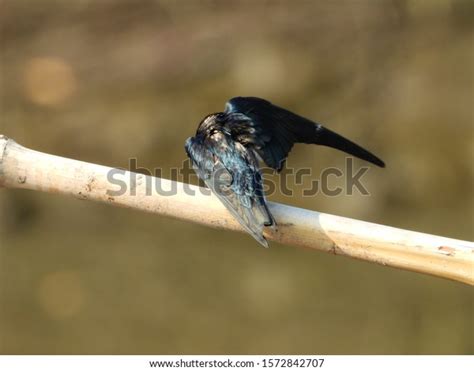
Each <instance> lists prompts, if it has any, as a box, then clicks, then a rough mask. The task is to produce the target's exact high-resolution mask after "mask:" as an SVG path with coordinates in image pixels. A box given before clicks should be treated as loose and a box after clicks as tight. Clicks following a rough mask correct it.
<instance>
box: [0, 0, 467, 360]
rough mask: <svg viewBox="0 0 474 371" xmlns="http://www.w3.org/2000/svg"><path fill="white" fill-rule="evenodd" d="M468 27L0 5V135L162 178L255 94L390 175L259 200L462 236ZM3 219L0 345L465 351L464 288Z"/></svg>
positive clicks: (150, 221) (303, 162)
mask: <svg viewBox="0 0 474 371" xmlns="http://www.w3.org/2000/svg"><path fill="white" fill-rule="evenodd" d="M473 26H474V2H472V1H461V0H453V1H448V0H446V1H443V0H437V1H413V0H406V1H377V2H376V1H368V0H367V1H362V0H361V1H356V0H355V1H331V2H326V1H250V0H249V1H233V2H231V1H197V0H196V1H192V0H188V1H171V0H169V1H131V0H130V1H124V0H114V1H92V0H75V1H65V0H64V1H56V0H55V1H53V0H42V1H25V0H3V1H0V27H1V45H0V51H1V52H0V53H1V54H0V56H1V75H0V77H1V80H0V82H1V91H0V93H1V101H0V102H1V107H0V108H1V111H0V113H1V116H0V134H5V135H8V136H10V137H12V138H14V139H15V140H16V141H17V142H19V143H20V144H23V145H25V146H28V147H30V148H33V149H37V150H41V151H44V152H48V153H53V154H57V155H61V156H66V157H71V158H75V159H80V160H84V161H90V162H94V163H99V164H105V165H109V166H120V167H127V166H128V159H129V158H131V157H136V158H138V162H139V165H140V166H143V167H149V168H154V167H157V166H160V167H162V168H163V169H164V175H165V176H166V174H167V169H170V168H171V167H177V166H180V165H181V163H182V161H183V160H184V159H185V153H184V150H183V143H184V140H185V139H186V138H187V137H188V136H190V135H192V134H193V133H194V131H195V129H196V126H197V124H198V123H199V121H200V120H201V118H202V117H203V116H205V115H206V114H208V113H210V112H215V111H219V110H222V109H223V107H224V103H225V101H226V100H227V99H228V98H230V97H232V96H236V95H255V96H261V97H264V98H267V99H269V100H271V101H273V102H274V103H276V104H279V105H282V106H284V107H287V108H289V109H292V110H294V111H297V112H299V113H301V114H303V115H305V116H308V117H311V118H313V119H315V120H318V121H319V122H322V123H324V124H327V126H328V127H330V128H332V129H334V130H336V131H338V132H340V133H342V134H344V135H346V136H348V137H350V138H351V139H353V140H355V141H356V142H359V143H360V144H362V145H364V146H366V147H368V148H370V149H371V150H373V151H374V152H375V153H377V154H379V155H380V156H381V157H382V158H383V159H384V160H385V161H386V163H387V165H388V167H387V168H386V169H385V170H380V169H376V168H372V169H371V170H370V171H369V173H368V174H367V175H366V176H365V178H364V180H365V184H366V186H367V187H368V189H369V191H370V192H371V196H370V197H363V196H360V195H358V194H357V193H356V194H355V195H353V196H339V197H325V196H323V195H318V196H316V197H314V198H303V197H300V196H298V195H300V194H301V190H302V187H301V186H297V185H294V186H292V187H293V189H294V190H295V192H296V194H297V196H295V197H292V198H289V197H285V196H283V195H278V194H277V195H274V196H272V197H271V200H274V201H280V202H285V203H289V204H292V205H296V206H299V207H305V208H308V209H313V210H318V211H323V212H328V213H332V214H338V215H343V216H348V217H352V218H358V219H363V220H367V221H372V222H376V223H382V224H388V225H393V226H396V227H401V228H406V229H411V230H419V231H423V232H428V233H435V234H440V235H445V236H449V237H455V238H460V239H467V240H473V239H474V236H473V206H474V205H473V204H474V202H473V200H474V197H473V171H474V169H473V166H472V159H473V148H474V147H473V143H474V141H473V106H472V104H473V80H474V79H473V75H474V74H473V66H474V60H473V49H472V45H473V35H474V32H473V30H474V27H473ZM344 158H345V156H344V155H342V154H341V153H338V152H336V151H334V150H329V149H326V148H316V147H314V146H313V147H311V146H303V145H300V146H296V147H295V148H294V150H293V151H292V156H291V157H290V160H289V165H291V166H294V167H301V166H310V167H312V169H313V171H314V172H315V174H319V172H320V171H321V170H322V169H324V168H326V167H328V166H342V165H343V164H344ZM356 164H357V166H362V165H364V163H363V162H361V161H357V162H356ZM0 216H1V220H0V229H1V230H0V233H1V234H0V243H1V245H0V352H1V353H20V354H23V353H35V354H42V353H52V354H62V353H73V354H77V353H112V354H121V353H122V354H124V353H125V354H143V353H145V354H146V353H148V354H150V353H154V354H155V353H157V354H160V353H175V354H176V353H193V354H196V353H233V354H239V353H252V354H253V353H257V354H258V353H300V354H301V353H319V354H338V353H350V354H359V353H362V354H364V353H369V354H370V353H376V354H378V353H409V354H412V353H413V354H418V353H472V352H473V350H474V349H473V292H472V289H471V288H469V287H468V286H465V285H462V284H459V283H454V282H450V281H445V280H442V279H437V278H433V277H428V276H423V275H420V274H416V273H411V272H405V271H399V270H395V269H391V268H383V267H380V266H376V265H372V264H368V263H364V262H359V261H355V260H351V259H348V258H342V257H334V256H331V255H326V254H323V253H317V252H312V251H305V250H300V249H294V248H290V247H287V246H283V245H278V244H275V243H274V244H272V248H271V249H268V250H265V249H263V248H261V247H260V246H259V245H258V244H257V243H256V242H255V241H254V240H253V239H252V238H250V237H249V236H247V235H244V234H237V233H231V232H225V231H216V230H211V229H208V228H205V227H202V226H198V225H193V224H189V223H185V222H181V221H176V220H172V219H169V218H164V217H158V216H151V215H147V214H143V213H139V212H135V211H131V210H123V209H118V208H113V207H110V206H107V205H102V204H95V203H90V202H83V201H82V202H81V201H79V200H76V199H73V198H67V197H62V196H57V195H49V194H42V193H37V192H28V191H19V190H7V189H3V190H0Z"/></svg>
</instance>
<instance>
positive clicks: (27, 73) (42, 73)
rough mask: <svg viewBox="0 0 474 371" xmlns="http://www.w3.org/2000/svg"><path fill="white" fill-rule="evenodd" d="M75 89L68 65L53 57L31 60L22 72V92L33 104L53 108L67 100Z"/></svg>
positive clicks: (73, 76) (74, 81)
mask: <svg viewBox="0 0 474 371" xmlns="http://www.w3.org/2000/svg"><path fill="white" fill-rule="evenodd" d="M76 88H77V80H76V77H75V75H74V71H73V69H72V67H71V65H70V64H68V63H67V62H65V61H64V60H63V59H60V58H55V57H45V58H32V59H30V60H29V61H28V62H27V63H26V65H25V68H24V71H23V92H24V94H25V96H26V97H27V98H28V99H29V100H30V101H32V102H33V103H36V104H39V105H43V106H55V105H58V104H60V103H62V102H64V101H65V100H66V99H67V98H69V97H70V96H71V95H72V94H73V93H74V92H75V91H76Z"/></svg>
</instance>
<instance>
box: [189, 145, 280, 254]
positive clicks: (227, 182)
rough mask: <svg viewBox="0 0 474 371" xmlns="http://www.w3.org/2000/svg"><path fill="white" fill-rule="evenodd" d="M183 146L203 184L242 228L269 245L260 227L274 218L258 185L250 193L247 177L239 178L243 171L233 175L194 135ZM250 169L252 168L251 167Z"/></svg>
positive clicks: (263, 243)
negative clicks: (257, 187) (255, 189)
mask: <svg viewBox="0 0 474 371" xmlns="http://www.w3.org/2000/svg"><path fill="white" fill-rule="evenodd" d="M185 148H186V152H187V153H188V156H189V158H190V159H191V162H192V165H193V168H194V170H195V171H196V173H197V175H198V177H199V178H200V179H202V180H203V181H204V182H205V183H206V185H207V186H208V187H209V188H210V189H211V190H212V192H213V193H214V194H215V195H216V196H217V197H218V198H219V200H220V201H221V202H222V203H223V204H224V206H225V207H226V208H227V209H228V210H229V211H230V213H231V214H232V215H233V216H234V217H235V218H236V219H237V220H238V221H239V222H240V224H241V225H242V227H244V229H245V230H246V231H247V232H248V233H250V234H251V235H252V236H253V237H254V238H255V239H256V240H257V241H258V242H260V243H261V244H262V245H263V246H265V247H268V242H267V240H266V239H265V237H263V228H264V226H269V225H274V220H273V217H272V216H271V214H270V212H269V210H268V208H267V206H266V204H265V199H264V197H263V191H262V190H261V188H260V189H259V190H257V191H253V192H252V191H251V190H249V189H248V187H247V183H246V180H245V179H241V176H242V173H234V174H233V173H232V172H231V171H229V170H228V168H227V167H226V166H225V165H224V163H223V161H222V159H221V158H220V157H217V156H216V154H215V153H214V151H213V150H212V148H209V147H208V146H206V145H204V144H202V143H198V141H196V140H194V139H193V138H189V139H188V140H187V141H186V145H185ZM224 162H225V161H224ZM249 169H250V170H252V167H249ZM247 175H248V174H247ZM254 175H255V177H254V179H256V181H257V182H258V181H259V180H260V184H259V186H260V187H261V179H260V173H259V172H258V169H257V174H254ZM239 176H240V178H239Z"/></svg>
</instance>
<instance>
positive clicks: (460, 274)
mask: <svg viewBox="0 0 474 371" xmlns="http://www.w3.org/2000/svg"><path fill="white" fill-rule="evenodd" d="M113 170H114V169H112V168H109V167H106V166H101V165H96V164H91V163H86V162H82V161H76V160H71V159H67V158H63V157H58V156H53V155H49V154H45V153H41V152H37V151H33V150H31V149H28V148H25V147H23V146H21V145H19V144H17V143H16V142H15V141H13V140H12V139H9V138H7V137H5V136H2V135H0V186H3V187H7V188H22V189H30V190H36V191H43V192H49V193H61V194H68V195H73V196H75V197H77V198H79V199H83V200H94V201H102V202H107V203H109V204H112V205H115V206H122V207H128V208H132V209H138V210H143V211H147V212H151V213H156V214H160V215H166V216H172V217H175V218H178V219H182V220H187V221H191V222H194V223H200V224H204V225H207V226H210V227H215V228H223V229H228V230H234V231H242V228H241V227H240V225H239V223H238V222H237V221H236V220H235V219H234V218H233V217H232V216H231V215H230V214H229V213H228V211H227V210H226V209H225V207H224V206H223V205H222V204H221V203H220V202H219V200H218V199H217V198H216V197H215V196H213V195H209V192H203V189H201V188H199V187H197V186H192V185H187V184H183V183H180V182H174V181H171V180H166V179H161V178H155V177H150V176H145V175H142V174H133V173H130V172H125V171H122V173H121V174H116V175H115V176H114V179H120V180H121V181H123V182H124V184H126V185H127V189H128V190H129V192H125V193H124V194H122V195H113V194H111V192H110V191H112V192H114V191H117V185H116V184H115V183H113V182H111V181H110V172H111V171H113ZM131 175H133V176H134V177H131ZM108 176H109V177H108ZM132 179H136V182H134V181H132ZM157 182H160V185H161V189H165V190H170V189H172V187H175V188H176V192H174V194H173V195H164V194H160V193H158V192H156V191H153V192H151V190H152V189H153V190H155V189H156V188H155V186H156V183H157ZM135 183H136V184H135ZM186 187H187V188H186ZM132 190H134V192H133V191H132ZM191 192H194V195H192V194H190V193H191ZM134 193H135V194H134ZM270 208H271V211H272V213H273V215H274V216H275V219H276V220H277V222H278V226H279V228H278V232H272V231H268V234H266V237H267V238H268V239H269V240H272V241H277V242H281V243H284V244H288V245H295V246H302V247H307V248H312V249H316V250H322V251H326V252H329V253H333V254H335V255H345V256H350V257H353V258H357V259H361V260H365V261H369V262H373V263H377V264H381V265H385V266H391V267H397V268H400V269H406V270H411V271H416V272H421V273H426V274H431V275H433V276H438V277H443V278H447V279H451V280H455V281H460V282H464V283H467V284H470V285H474V243H472V242H468V241H461V240H455V239H451V238H445V237H439V236H434V235H429V234H425V233H418V232H412V231H407V230H402V229H397V228H392V227H387V226H382V225H378V224H372V223H367V222H363V221H358V220H354V219H348V218H343V217H339V216H334V215H329V214H323V213H319V212H316V211H310V210H304V209H299V208H296V207H291V206H287V205H283V204H277V203H270ZM249 241H250V240H249Z"/></svg>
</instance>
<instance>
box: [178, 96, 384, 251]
mask: <svg viewBox="0 0 474 371" xmlns="http://www.w3.org/2000/svg"><path fill="white" fill-rule="evenodd" d="M295 143H306V144H319V145H323V146H328V147H332V148H335V149H338V150H341V151H344V152H346V153H348V154H350V155H353V156H356V157H358V158H360V159H363V160H366V161H368V162H371V163H373V164H375V165H377V166H380V167H385V164H384V162H383V161H382V160H381V159H380V158H378V157H377V156H375V155H374V154H372V153H370V152H369V151H367V150H365V149H364V148H362V147H360V146H359V145H357V144H355V143H353V142H352V141H350V140H348V139H346V138H344V137H342V136H341V135H339V134H337V133H335V132H333V131H331V130H329V129H327V128H326V127H324V126H322V125H321V124H318V123H316V122H313V121H311V120H309V119H307V118H305V117H302V116H299V115H297V114H295V113H293V112H290V111H288V110H286V109H284V108H282V107H279V106H276V105H274V104H272V103H270V102H269V101H267V100H265V99H262V98H257V97H234V98H232V99H230V100H229V101H228V102H227V103H226V105H225V109H224V111H223V112H216V113H212V114H209V115H207V116H206V117H204V119H203V120H202V121H201V122H200V124H199V126H198V128H197V131H196V134H195V136H194V137H190V138H188V139H187V140H186V142H185V146H184V147H185V150H186V153H187V155H188V157H189V158H190V161H191V164H192V167H193V169H194V171H195V172H196V173H197V176H198V177H199V178H200V179H201V180H203V181H204V183H205V184H206V186H207V187H208V188H210V189H211V191H212V192H213V193H214V194H215V195H216V196H217V197H218V198H219V200H220V201H221V202H222V203H223V204H224V206H225V207H226V208H227V209H228V210H229V211H230V213H231V214H232V215H233V216H234V217H235V218H236V219H237V220H238V221H239V222H240V224H241V225H242V227H243V228H244V230H246V231H247V232H248V233H249V234H250V235H251V236H252V237H254V238H255V239H256V240H257V241H258V242H259V243H260V244H262V245H263V246H264V247H268V241H267V240H266V238H265V237H264V236H263V231H264V228H265V227H271V228H273V229H274V230H277V223H276V221H275V219H274V217H273V215H272V213H271V212H270V210H269V208H268V205H267V202H266V198H265V194H264V191H263V181H262V175H261V171H260V166H259V163H260V162H262V161H263V162H264V163H265V164H266V165H267V166H269V167H271V168H272V169H274V170H275V171H277V172H280V171H281V170H282V168H283V166H284V164H285V161H286V158H287V156H288V154H289V152H290V151H291V149H292V147H293V145H294V144H295Z"/></svg>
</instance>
